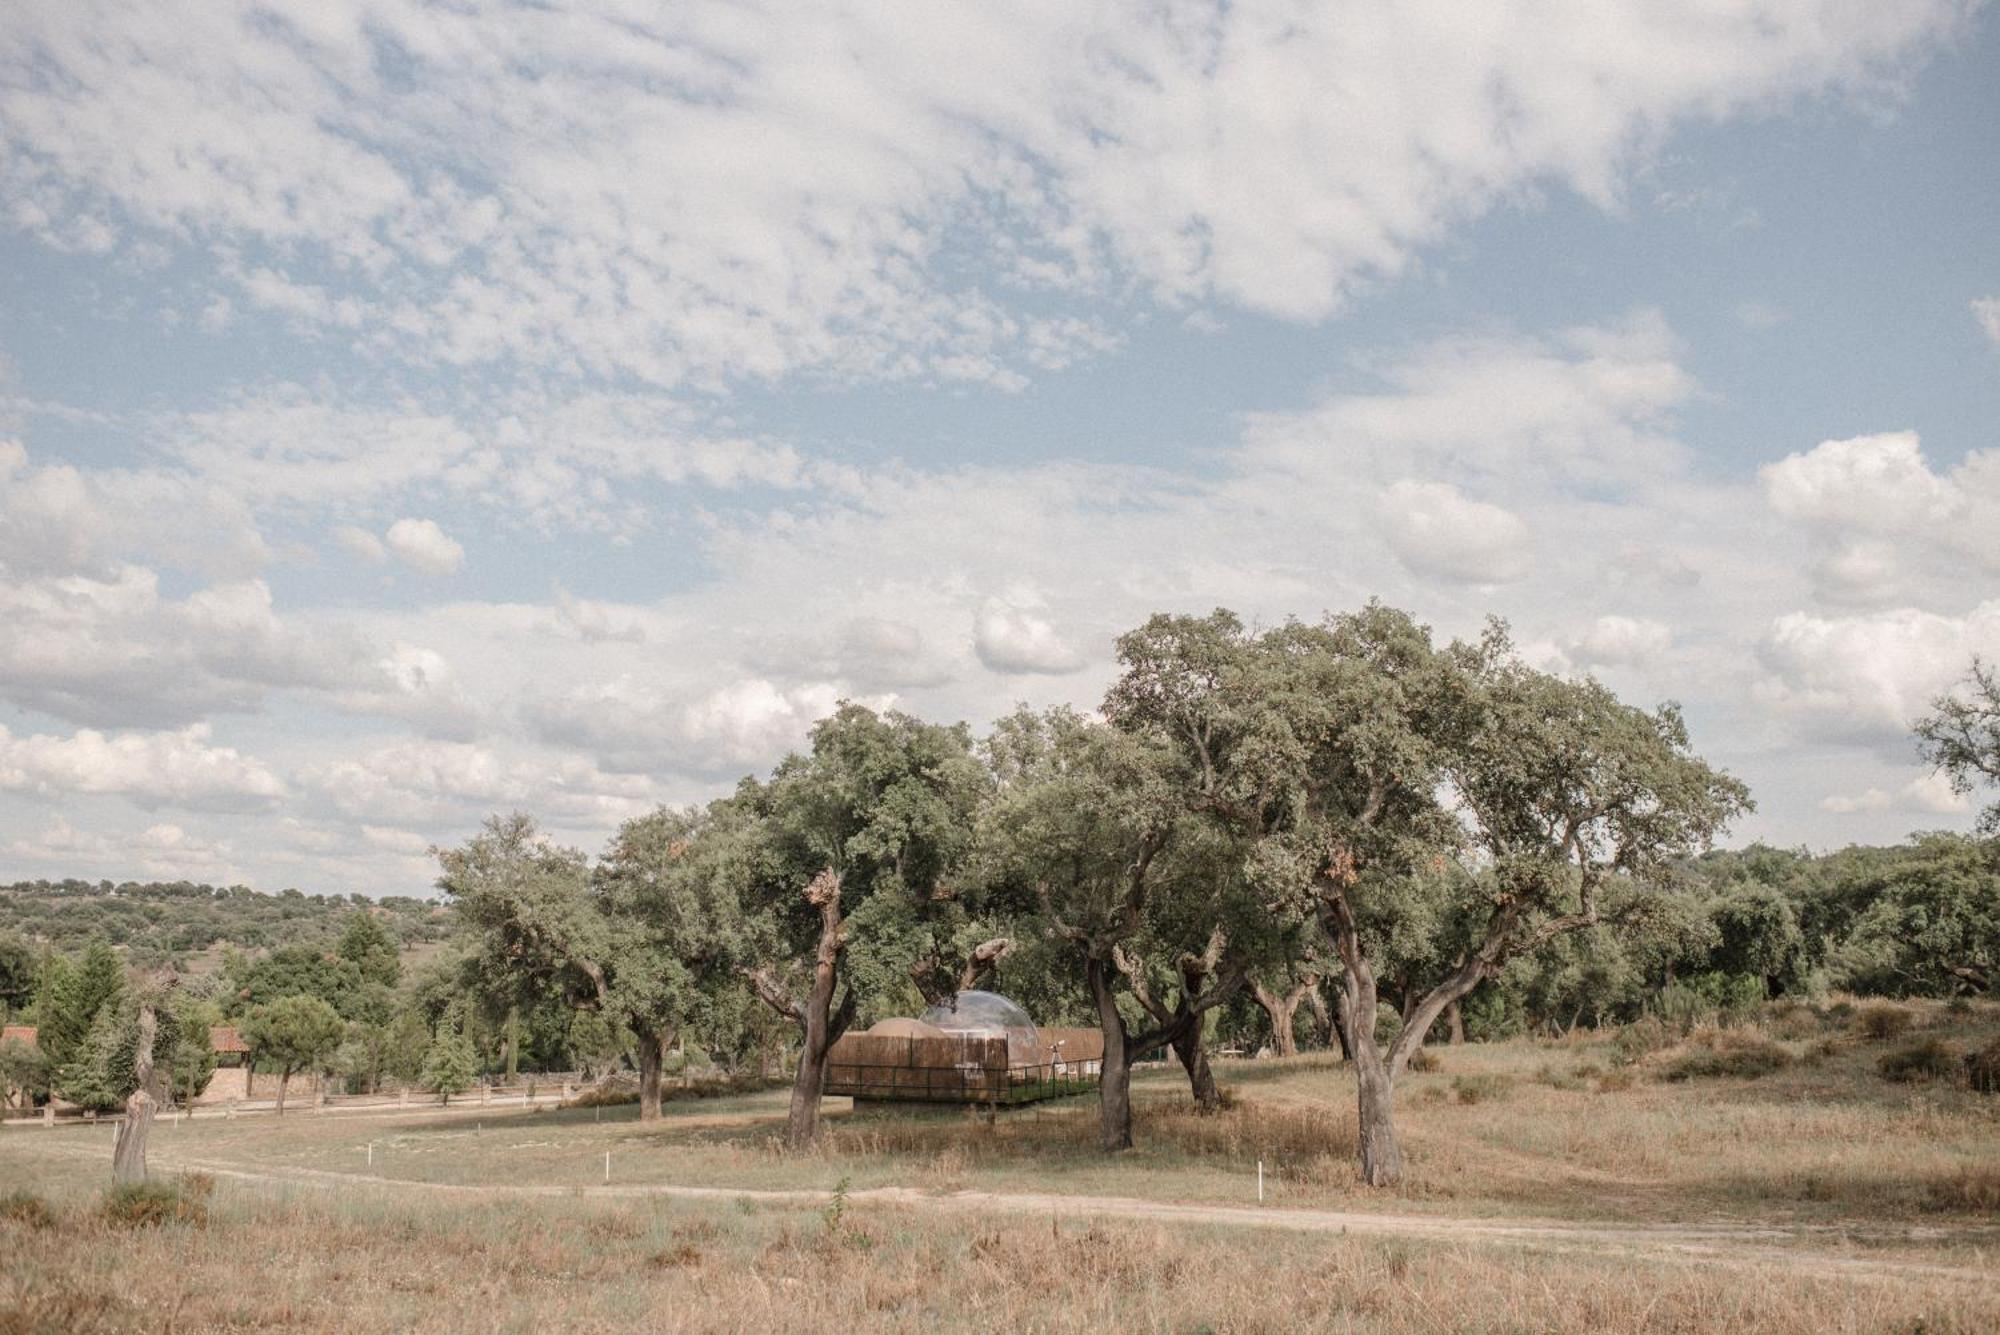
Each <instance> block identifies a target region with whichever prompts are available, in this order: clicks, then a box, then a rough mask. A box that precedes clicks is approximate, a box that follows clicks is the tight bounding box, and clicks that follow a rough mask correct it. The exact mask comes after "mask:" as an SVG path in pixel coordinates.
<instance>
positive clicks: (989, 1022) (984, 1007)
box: [917, 991, 1035, 1039]
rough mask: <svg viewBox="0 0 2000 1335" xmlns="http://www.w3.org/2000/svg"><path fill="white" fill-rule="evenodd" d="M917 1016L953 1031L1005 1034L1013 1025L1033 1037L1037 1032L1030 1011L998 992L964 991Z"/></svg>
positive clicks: (960, 1032) (926, 1021)
mask: <svg viewBox="0 0 2000 1335" xmlns="http://www.w3.org/2000/svg"><path fill="white" fill-rule="evenodd" d="M917 1018H918V1019H919V1020H922V1021H923V1022H924V1023H925V1024H929V1025H936V1026H937V1027H938V1028H939V1029H942V1030H944V1031H945V1032H946V1033H952V1034H964V1033H980V1034H1004V1033H1006V1032H1007V1031H1008V1030H1010V1029H1025V1030H1027V1031H1028V1036H1029V1037H1030V1038H1031V1039H1032V1036H1033V1034H1034V1032H1035V1022H1034V1021H1033V1020H1031V1019H1029V1018H1028V1012H1026V1011H1024V1010H1022V1009H1021V1008H1020V1007H1019V1006H1018V1005H1016V1004H1014V1003H1013V1002H1012V1001H1009V1000H1008V999H1007V998H1006V997H1003V996H1001V995H1000V994H999V993H998V992H978V991H973V992H960V993H959V994H958V995H956V996H951V997H946V998H945V999H944V1000H943V1001H940V1002H939V1003H938V1004H937V1005H935V1006H932V1007H931V1008H930V1009H929V1010H927V1011H925V1012H924V1013H923V1014H922V1015H919V1016H918V1017H917Z"/></svg>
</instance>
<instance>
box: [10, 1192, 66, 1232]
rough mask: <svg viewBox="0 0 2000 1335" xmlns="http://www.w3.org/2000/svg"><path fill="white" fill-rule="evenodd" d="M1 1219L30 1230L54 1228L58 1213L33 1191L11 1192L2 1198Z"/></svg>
mask: <svg viewBox="0 0 2000 1335" xmlns="http://www.w3.org/2000/svg"><path fill="white" fill-rule="evenodd" d="M0 1219H4V1220H6V1221H7V1222H8V1223H10V1224H22V1225H25V1226H26V1227H28V1228H54V1227H55V1223H56V1212H55V1211H54V1210H51V1209H50V1208H49V1205H48V1202H47V1201H45V1200H43V1199H42V1198H41V1197H40V1196H37V1195H35V1194H34V1193H33V1192H32V1191H10V1192H8V1193H7V1194H6V1195H5V1196H0Z"/></svg>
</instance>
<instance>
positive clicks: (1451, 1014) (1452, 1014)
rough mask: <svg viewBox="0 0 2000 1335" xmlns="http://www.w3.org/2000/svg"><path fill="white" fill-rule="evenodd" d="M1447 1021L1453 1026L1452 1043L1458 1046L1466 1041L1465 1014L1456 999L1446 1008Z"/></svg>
mask: <svg viewBox="0 0 2000 1335" xmlns="http://www.w3.org/2000/svg"><path fill="white" fill-rule="evenodd" d="M1444 1016H1445V1022H1446V1023H1447V1024H1449V1025H1450V1026H1451V1045H1452V1046H1453V1047H1457V1046H1458V1045H1459V1044H1460V1043H1463V1042H1465V1014H1464V1012H1463V1011H1461V1010H1460V1009H1459V1006H1458V1003H1457V1002H1456V1001H1454V1002H1452V1003H1451V1004H1450V1005H1449V1006H1446V1007H1445V1008H1444Z"/></svg>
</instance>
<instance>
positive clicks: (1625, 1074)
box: [1597, 1071, 1632, 1094]
mask: <svg viewBox="0 0 2000 1335" xmlns="http://www.w3.org/2000/svg"><path fill="white" fill-rule="evenodd" d="M1630 1088H1632V1073H1631V1072H1630V1071H1606V1072H1605V1073H1604V1074H1603V1075H1600V1076H1598V1077H1597V1092H1598V1093H1600V1094H1618V1093H1622V1092H1623V1091H1625V1090H1628V1089H1630Z"/></svg>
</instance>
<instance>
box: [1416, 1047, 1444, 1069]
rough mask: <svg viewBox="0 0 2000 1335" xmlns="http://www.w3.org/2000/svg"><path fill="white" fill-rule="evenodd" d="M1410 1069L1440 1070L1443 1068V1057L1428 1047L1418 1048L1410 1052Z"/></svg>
mask: <svg viewBox="0 0 2000 1335" xmlns="http://www.w3.org/2000/svg"><path fill="white" fill-rule="evenodd" d="M1410 1069H1411V1070H1412V1071H1442V1070H1443V1069H1444V1058H1442V1057H1440V1056H1438V1055H1437V1054H1436V1053H1435V1052H1432V1051H1431V1050H1430V1049H1429V1048H1418V1049H1417V1050H1416V1051H1415V1052H1412V1053H1411V1054H1410Z"/></svg>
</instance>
